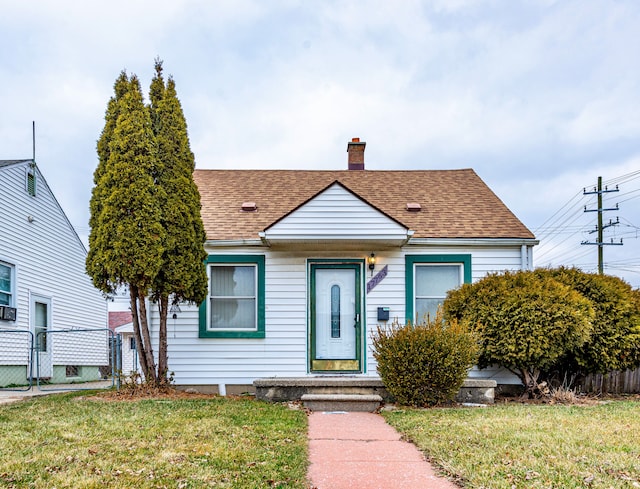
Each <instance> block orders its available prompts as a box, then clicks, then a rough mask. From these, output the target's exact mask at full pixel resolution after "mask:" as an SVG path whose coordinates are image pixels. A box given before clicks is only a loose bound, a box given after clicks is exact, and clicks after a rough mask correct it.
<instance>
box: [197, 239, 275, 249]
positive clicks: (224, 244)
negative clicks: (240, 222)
mask: <svg viewBox="0 0 640 489" xmlns="http://www.w3.org/2000/svg"><path fill="white" fill-rule="evenodd" d="M204 245H205V247H211V248H229V247H231V246H265V243H264V242H263V241H262V240H260V239H208V240H207V241H205V242H204Z"/></svg>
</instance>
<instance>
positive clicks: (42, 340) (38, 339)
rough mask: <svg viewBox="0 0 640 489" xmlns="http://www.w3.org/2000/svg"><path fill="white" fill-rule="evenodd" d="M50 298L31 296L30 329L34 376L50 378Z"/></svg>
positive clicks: (51, 373) (51, 370)
mask: <svg viewBox="0 0 640 489" xmlns="http://www.w3.org/2000/svg"><path fill="white" fill-rule="evenodd" d="M50 329H51V299H49V298H48V297H42V296H39V295H32V296H31V331H32V332H33V337H34V347H35V352H34V353H35V356H34V361H35V365H34V377H36V378H39V379H50V378H51V376H52V375H53V366H52V362H51V360H52V358H51V348H52V342H51V335H50V334H49V330H50Z"/></svg>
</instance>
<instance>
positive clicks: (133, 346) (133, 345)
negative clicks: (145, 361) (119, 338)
mask: <svg viewBox="0 0 640 489" xmlns="http://www.w3.org/2000/svg"><path fill="white" fill-rule="evenodd" d="M135 349H136V339H135V338H134V337H133V336H131V337H130V338H129V350H135Z"/></svg>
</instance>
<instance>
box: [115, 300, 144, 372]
mask: <svg viewBox="0 0 640 489" xmlns="http://www.w3.org/2000/svg"><path fill="white" fill-rule="evenodd" d="M114 302H115V301H114ZM122 304H123V302H122V301H120V304H116V307H115V308H117V306H119V305H122ZM127 306H128V304H127ZM109 307H110V308H111V305H110V306H109ZM109 329H111V331H113V332H114V334H116V335H120V367H121V373H122V375H124V376H125V377H130V376H131V375H132V374H133V373H137V374H139V375H142V372H141V371H140V366H139V364H138V352H137V350H136V342H135V338H134V337H133V319H132V317H131V311H130V310H117V311H113V310H109Z"/></svg>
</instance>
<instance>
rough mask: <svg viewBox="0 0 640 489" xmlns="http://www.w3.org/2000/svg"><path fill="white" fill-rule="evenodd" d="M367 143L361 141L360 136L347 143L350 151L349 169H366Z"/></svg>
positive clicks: (348, 151)
mask: <svg viewBox="0 0 640 489" xmlns="http://www.w3.org/2000/svg"><path fill="white" fill-rule="evenodd" d="M366 145H367V143H361V142H360V138H353V139H352V140H351V142H350V143H347V153H349V167H348V168H349V170H364V147H365V146H366Z"/></svg>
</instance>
